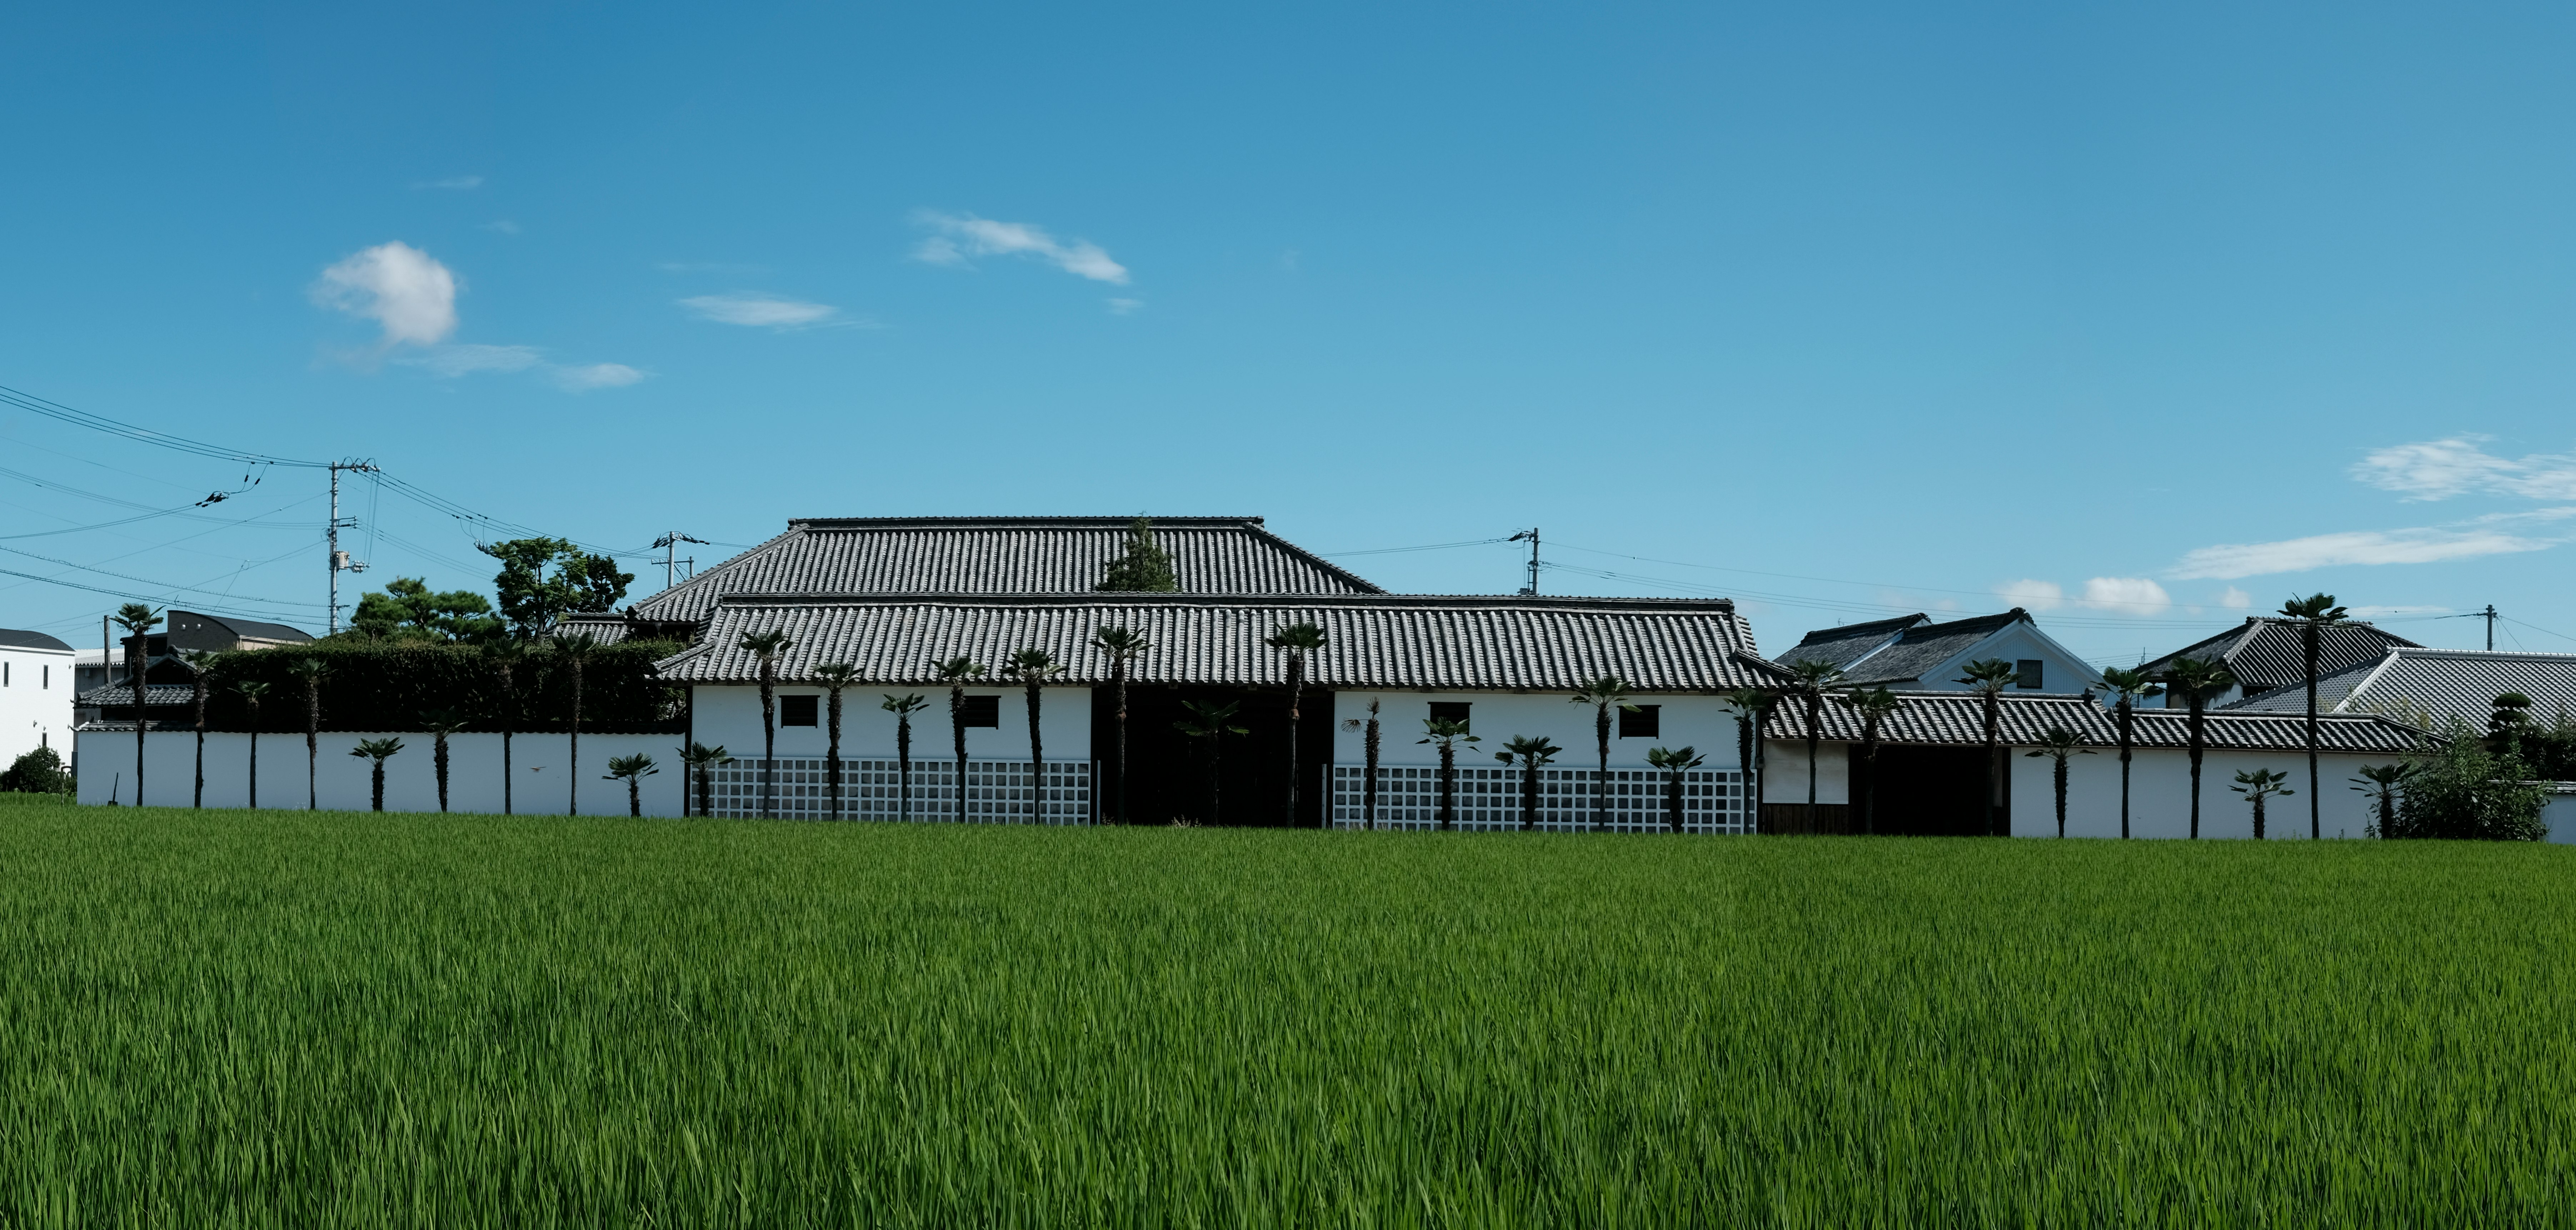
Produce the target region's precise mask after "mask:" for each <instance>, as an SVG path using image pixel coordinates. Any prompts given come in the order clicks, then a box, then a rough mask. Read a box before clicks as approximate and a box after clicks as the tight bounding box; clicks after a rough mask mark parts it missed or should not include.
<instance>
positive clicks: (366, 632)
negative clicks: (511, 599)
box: [349, 577, 509, 644]
mask: <svg viewBox="0 0 2576 1230" xmlns="http://www.w3.org/2000/svg"><path fill="white" fill-rule="evenodd" d="M349 628H350V631H351V632H353V633H355V634H356V635H358V636H361V637H365V638H367V639H369V640H416V641H437V642H446V643H454V642H459V641H464V642H472V643H475V644H483V643H487V642H491V641H496V640H499V639H501V637H502V636H504V635H506V634H507V633H508V631H509V626H508V625H507V624H506V623H504V622H503V621H502V619H501V617H500V616H499V615H496V614H493V612H492V603H491V602H490V601H489V600H488V599H486V598H484V597H483V595H481V594H478V593H475V592H474V591H472V590H468V589H451V590H448V591H445V592H443V593H431V592H430V589H429V585H428V584H427V583H426V582H424V581H422V580H421V579H420V578H418V577H395V578H394V580H393V583H392V584H390V585H387V586H385V588H384V591H383V592H381V593H369V594H364V595H361V596H360V597H359V599H358V613H357V614H356V615H354V616H352V617H350V620H349Z"/></svg>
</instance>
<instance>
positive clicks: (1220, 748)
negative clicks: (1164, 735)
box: [1172, 700, 1252, 825]
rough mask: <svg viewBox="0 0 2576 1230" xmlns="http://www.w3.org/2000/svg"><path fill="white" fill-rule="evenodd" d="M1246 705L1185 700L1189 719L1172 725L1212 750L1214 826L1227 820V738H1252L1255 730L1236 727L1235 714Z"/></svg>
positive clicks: (1211, 809)
mask: <svg viewBox="0 0 2576 1230" xmlns="http://www.w3.org/2000/svg"><path fill="white" fill-rule="evenodd" d="M1241 708H1243V702H1242V701H1238V700H1230V701H1227V702H1226V703H1224V704H1222V705H1220V704H1216V703H1214V702H1210V701H1196V700H1185V701H1182V702H1181V709H1182V710H1183V711H1184V712H1186V713H1188V714H1189V716H1188V717H1185V718H1182V719H1181V720H1179V721H1177V722H1174V723H1172V729H1174V730H1177V731H1179V732H1181V735H1182V737H1184V738H1190V739H1204V740H1206V741H1207V749H1208V819H1207V822H1208V823H1209V824H1210V825H1216V824H1222V823H1224V821H1225V737H1226V736H1227V735H1248V734H1251V733H1252V731H1251V730H1250V729H1249V728H1247V727H1243V726H1237V725H1235V724H1234V715H1235V711H1237V710H1239V709H1241Z"/></svg>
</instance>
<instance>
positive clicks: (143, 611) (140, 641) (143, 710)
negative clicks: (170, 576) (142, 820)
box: [116, 602, 161, 807]
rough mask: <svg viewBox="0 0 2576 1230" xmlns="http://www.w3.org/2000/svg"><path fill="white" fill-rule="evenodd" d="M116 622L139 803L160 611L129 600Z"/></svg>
mask: <svg viewBox="0 0 2576 1230" xmlns="http://www.w3.org/2000/svg"><path fill="white" fill-rule="evenodd" d="M116 622H117V623H118V624H119V625H121V626H122V627H124V629H125V631H126V637H125V684H126V690H127V691H130V692H132V693H134V805H135V806H137V807H141V806H143V734H144V732H145V731H147V730H149V729H151V727H152V719H151V713H152V710H151V708H150V705H151V703H152V685H151V682H150V681H149V679H147V678H146V676H148V675H150V674H151V653H150V646H151V644H152V626H153V625H154V624H157V623H160V622H161V613H160V612H158V611H155V610H153V609H152V608H151V607H148V606H145V605H143V604H142V603H140V602H129V603H126V604H125V605H124V606H122V607H119V608H117V611H116Z"/></svg>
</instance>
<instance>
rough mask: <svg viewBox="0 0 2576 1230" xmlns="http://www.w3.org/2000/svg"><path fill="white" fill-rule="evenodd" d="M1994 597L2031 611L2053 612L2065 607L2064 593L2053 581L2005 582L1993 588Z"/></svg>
mask: <svg viewBox="0 0 2576 1230" xmlns="http://www.w3.org/2000/svg"><path fill="white" fill-rule="evenodd" d="M1995 596H1996V597H1998V598H2001V599H2003V600H2004V601H2006V602H2009V603H2011V604H2013V605H2014V606H2017V607H2023V608H2025V609H2028V610H2033V611H2054V610H2056V609H2057V608H2059V607H2061V606H2064V605H2066V591H2065V589H2063V588H2061V587H2060V586H2059V585H2058V584H2057V582H2055V581H2031V580H2021V581H2007V582H2005V583H2003V584H2001V585H1998V586H1996V587H1995Z"/></svg>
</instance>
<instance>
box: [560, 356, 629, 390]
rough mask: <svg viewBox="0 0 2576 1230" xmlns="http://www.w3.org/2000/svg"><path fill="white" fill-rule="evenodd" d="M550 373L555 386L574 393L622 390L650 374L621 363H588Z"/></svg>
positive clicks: (561, 368)
mask: <svg viewBox="0 0 2576 1230" xmlns="http://www.w3.org/2000/svg"><path fill="white" fill-rule="evenodd" d="M552 371H553V373H554V378H555V383H556V384H558V385H560V386H562V387H563V388H565V389H567V390H570V391H571V392H575V393H587V392H589V391H591V390H592V389H615V388H623V387H625V386H627V385H630V384H633V383H635V382H636V381H639V380H642V379H643V378H644V377H645V376H646V375H648V374H650V373H647V372H642V371H638V370H636V369H635V368H632V367H628V366H627V365H625V364H623V363H590V364H585V365H583V366H580V367H557V368H554V369H552Z"/></svg>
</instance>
